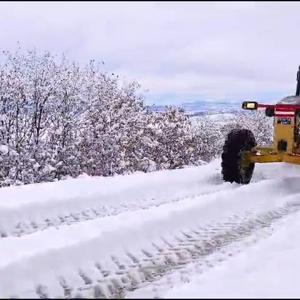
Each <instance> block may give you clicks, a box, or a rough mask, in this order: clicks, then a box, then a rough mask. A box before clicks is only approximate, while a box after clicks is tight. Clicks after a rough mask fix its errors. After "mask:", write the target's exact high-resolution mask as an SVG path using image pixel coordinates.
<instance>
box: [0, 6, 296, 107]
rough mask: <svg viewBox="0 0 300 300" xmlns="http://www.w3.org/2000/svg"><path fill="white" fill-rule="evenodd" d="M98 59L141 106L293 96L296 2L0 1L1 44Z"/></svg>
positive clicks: (83, 60) (265, 99)
mask: <svg viewBox="0 0 300 300" xmlns="http://www.w3.org/2000/svg"><path fill="white" fill-rule="evenodd" d="M17 41H19V42H20V43H21V45H22V47H24V48H32V47H35V48H36V49H37V50H50V51H52V52H55V53H57V54H60V53H62V52H66V53H67V54H68V55H69V57H71V58H72V59H76V60H77V61H80V62H83V63H84V62H87V61H88V60H89V59H91V58H93V59H97V60H100V61H104V62H105V69H106V71H111V72H115V73H117V74H119V76H120V77H121V78H124V80H131V79H135V80H137V81H138V82H140V83H141V84H142V87H143V90H144V94H145V97H146V100H147V102H148V103H152V102H156V103H162V104H165V103H181V102H191V101H196V100H211V101H220V100H226V101H243V100H247V99H257V100H259V101H261V102H264V101H265V102H266V101H271V100H273V99H274V101H276V100H277V99H278V98H281V97H282V96H285V95H288V94H294V93H295V87H296V72H297V69H298V65H300V3H299V2H187V1H183V2H11V3H10V2H0V47H1V48H2V49H15V48H16V45H17Z"/></svg>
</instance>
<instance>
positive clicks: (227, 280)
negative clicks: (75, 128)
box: [0, 160, 300, 298]
mask: <svg viewBox="0 0 300 300" xmlns="http://www.w3.org/2000/svg"><path fill="white" fill-rule="evenodd" d="M220 172H221V170H220V160H215V161H213V162H211V163H209V164H207V165H204V166H199V167H189V168H184V169H180V170H170V171H159V172H152V173H147V174H145V173H136V174H132V175H125V176H115V177H110V178H102V177H93V178H92V177H88V176H86V177H83V178H78V179H68V180H64V181H60V182H55V183H42V184H34V185H27V186H18V187H8V188H2V189H1V190H0V199H1V200H0V235H1V234H2V238H0V297H11V296H21V297H34V298H37V297H41V295H42V296H45V295H46V296H47V297H57V296H58V297H68V296H70V295H71V296H76V295H77V294H78V295H79V296H82V295H83V296H88V297H91V296H95V295H96V291H98V290H97V288H98V287H99V288H100V290H101V291H102V292H103V293H104V294H105V293H106V294H107V295H110V297H112V295H113V294H112V292H111V291H110V289H109V287H110V285H111V284H112V282H114V280H119V281H118V282H119V283H118V284H119V285H122V284H123V283H122V282H123V281H121V279H120V278H121V277H122V276H125V277H126V276H127V277H126V278H124V282H125V279H128V278H130V280H133V279H132V278H133V277H134V276H136V277H134V280H133V281H134V286H135V287H134V291H132V289H131V291H127V293H128V294H127V296H128V297H136V296H137V297H138V296H141V297H150V298H152V297H154V296H157V284H159V283H155V281H153V282H152V281H150V280H147V279H145V278H144V279H143V278H142V277H141V276H142V275H141V274H143V276H144V275H145V274H146V273H145V270H144V269H143V268H144V267H147V268H149V266H148V264H150V266H152V268H154V267H155V268H154V271H153V272H154V273H155V275H156V276H160V275H161V273H163V272H165V270H164V269H166V268H167V267H168V268H170V266H171V271H172V272H175V273H176V272H178V271H176V268H175V267H174V266H175V265H174V264H172V263H169V264H168V263H165V262H164V259H165V258H166V257H167V256H168V255H169V256H172V257H173V258H172V259H173V260H174V261H175V264H176V262H179V263H181V265H183V268H185V267H184V266H185V264H186V266H189V265H196V264H197V263H198V262H199V259H200V260H201V257H202V256H201V255H202V254H201V255H200V256H199V257H197V261H195V259H194V258H193V257H191V256H189V254H188V252H187V250H188V249H187V247H190V246H193V245H196V244H197V243H198V244H199V243H200V242H202V240H203V239H204V235H203V234H202V233H201V232H200V234H198V233H197V231H201V230H204V231H203V232H206V235H205V236H206V238H210V237H212V236H213V234H214V232H215V229H214V228H221V229H222V230H223V229H224V228H225V227H226V226H229V227H226V228H229V229H228V230H231V227H230V226H236V225H237V224H246V221H248V220H250V221H252V220H254V223H255V222H256V224H258V227H257V228H260V227H259V226H261V229H263V225H261V223H263V220H264V219H263V218H262V217H259V218H258V216H262V215H264V214H267V213H269V212H272V211H275V212H276V211H277V210H278V211H280V210H281V209H284V208H285V207H288V209H287V210H286V215H282V217H280V218H279V220H275V221H274V222H273V221H272V222H271V221H270V226H268V228H270V230H271V231H270V234H269V233H268V234H269V235H267V236H265V237H264V238H262V240H260V241H259V242H255V243H254V244H253V245H248V246H247V245H246V244H245V245H242V246H238V247H239V249H242V251H240V252H239V253H237V254H235V255H233V256H232V257H231V258H230V259H228V260H225V261H224V262H223V263H221V264H219V265H217V266H214V267H213V268H210V269H208V270H206V271H205V272H202V273H201V272H200V273H199V272H197V271H195V270H194V271H192V272H190V274H189V277H190V279H189V280H191V282H190V283H188V284H187V283H184V282H182V281H179V282H177V283H176V287H175V286H174V284H173V286H172V288H171V289H170V286H167V285H164V283H161V287H162V289H161V291H160V292H159V295H158V296H160V297H195V298H197V297H253V296H254V297H256V296H262V297H264V296H266V297H289V296H296V297H299V296H300V288H299V286H298V283H297V278H298V276H299V275H300V268H299V266H298V265H299V264H300V263H299V259H298V258H299V254H298V253H299V250H300V238H299V234H298V228H299V225H300V221H299V217H300V213H299V212H297V210H295V211H293V209H290V208H291V207H292V208H293V207H295V208H297V207H298V206H299V204H300V185H299V179H300V167H298V166H293V165H288V164H283V163H277V164H266V165H257V166H256V167H255V171H254V176H253V180H252V182H251V184H249V185H244V186H242V185H238V184H230V183H225V182H223V181H222V179H221V174H220ZM255 218H258V221H255V220H256V219H255ZM225 225H226V226H225ZM214 226H215V227H214ZM196 229H197V230H196ZM231 231H232V232H233V231H234V232H235V234H236V232H237V231H236V229H234V230H233V229H232V230H231ZM193 232H196V233H193ZM257 232H263V231H262V230H258V231H257ZM182 234H184V235H186V236H188V237H183V235H182ZM197 234H198V235H197ZM237 234H238V235H237V238H236V239H235V238H234V241H233V242H237V241H239V242H240V241H242V240H243V238H244V236H243V234H244V233H237ZM190 235H193V237H189V236H190ZM195 236H197V240H196V238H195ZM250 236H253V237H254V240H256V238H258V236H261V234H260V235H259V233H257V234H256V233H255V231H253V234H252V233H251V234H250ZM186 239H187V240H186ZM163 240H168V241H169V242H168V243H169V244H170V245H171V246H168V247H167V246H166V244H167V243H166V242H163ZM212 240H213V239H212ZM154 246H155V247H156V248H153V247H154ZM226 247H227V246H226ZM226 247H225V248H226ZM225 248H224V249H225ZM157 249H158V250H157ZM178 249H179V250H178ZM176 251H182V255H185V258H182V259H181V258H180V259H179V258H178V257H177V258H175V256H174V255H175V252H176ZM183 252H186V253H185V254H184V253H183ZM214 252H217V248H216V250H215V251H214ZM128 253H129V254H131V255H132V256H133V257H134V259H130V258H129V256H128ZM176 253H177V252H176ZM224 253H225V252H224ZM145 255H146V256H145ZM212 255H213V254H210V255H207V257H209V256H212ZM135 260H136V261H137V262H135ZM173 263H174V262H173ZM151 264H153V265H151ZM99 265H101V267H99ZM95 266H97V268H96V267H95ZM172 266H173V267H174V268H173V267H172ZM161 267H163V268H162V269H159V268H161ZM139 268H141V269H142V271H141V270H140V269H139ZM158 269H159V270H160V271H158ZM105 272H106V274H105ZM134 272H136V273H134ZM175 273H174V274H175ZM130 274H131V275H130ZM133 274H135V275H133ZM136 274H139V275H136ZM118 276H119V277H118ZM120 276H121V277H120ZM162 278H165V275H163V276H162ZM109 280H110V281H109ZM135 281H136V282H135ZM151 282H152V283H151ZM126 284H127V283H126ZM124 285H125V283H124ZM280 287H282V289H280ZM119 290H120V289H117V288H116V289H115V291H119ZM119 292H120V291H119ZM68 293H71V294H68ZM72 293H73V294H72ZM123 296H124V295H123ZM125 296H126V295H125Z"/></svg>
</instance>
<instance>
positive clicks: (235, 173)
mask: <svg viewBox="0 0 300 300" xmlns="http://www.w3.org/2000/svg"><path fill="white" fill-rule="evenodd" d="M242 108H243V109H247V110H264V111H265V115H266V116H267V117H272V118H274V121H273V125H274V133H273V143H272V145H270V146H269V147H260V146H259V145H257V144H256V141H255V137H254V135H253V133H252V132H251V131H250V130H248V129H236V130H232V131H231V132H230V133H229V134H228V136H227V138H226V140H225V144H224V146H223V153H222V174H223V179H224V181H228V182H237V183H241V184H247V183H249V182H250V181H251V178H252V175H253V171H254V166H255V163H270V162H286V163H292V164H299V165H300V66H299V70H298V73H297V88H296V94H295V96H288V97H285V98H283V99H282V100H280V101H279V102H277V104H275V105H268V104H259V103H257V102H254V101H246V102H243V104H242Z"/></svg>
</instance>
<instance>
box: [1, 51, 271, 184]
mask: <svg viewBox="0 0 300 300" xmlns="http://www.w3.org/2000/svg"><path fill="white" fill-rule="evenodd" d="M0 62H1V63H0V186H6V185H11V184H27V183H34V182H43V181H53V180H59V179H62V178H67V177H77V176H79V175H80V174H87V175H102V176H110V175H114V174H126V173H131V172H134V171H143V172H149V171H154V170H160V169H167V168H171V169H174V168H181V167H183V166H186V165H197V164H200V163H202V161H203V160H204V161H209V160H210V159H212V158H213V157H216V156H218V155H219V154H220V151H221V150H220V149H221V147H222V144H223V138H224V136H225V135H226V133H227V131H228V129H229V128H231V127H236V126H240V125H243V126H245V125H246V126H247V127H248V128H250V129H252V130H253V131H254V133H255V135H256V136H257V138H258V140H261V141H264V142H267V139H268V138H267V135H266V134H265V131H267V130H268V129H269V127H268V125H266V123H265V119H264V121H263V120H262V119H261V118H258V119H255V118H256V117H253V115H252V116H251V117H249V116H246V115H240V116H238V117H237V118H236V119H235V120H233V121H232V123H231V124H229V125H228V126H223V127H222V126H220V125H218V124H216V123H214V122H212V121H211V120H209V119H201V120H199V121H198V122H196V124H194V122H192V121H191V120H190V119H189V118H188V117H187V115H186V114H185V113H184V111H183V110H181V109H179V108H175V107H167V108H166V110H165V111H164V112H154V111H152V110H149V109H148V108H147V107H145V105H144V103H143V99H142V97H141V95H140V94H139V88H140V86H139V84H138V83H137V82H131V83H129V84H123V83H122V82H120V80H119V79H118V76H116V75H113V74H108V73H107V72H104V71H103V70H102V69H101V65H100V64H97V63H96V62H94V61H91V62H90V63H89V64H88V65H86V66H84V67H80V66H79V65H77V64H76V63H74V62H70V61H69V60H68V59H67V58H66V57H65V56H63V57H62V58H58V57H56V56H53V55H51V54H50V53H48V52H46V53H43V54H39V53H37V52H36V51H23V50H22V49H18V50H17V51H16V52H14V53H11V52H9V51H3V52H2V53H1V59H0Z"/></svg>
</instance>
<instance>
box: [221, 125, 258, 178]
mask: <svg viewBox="0 0 300 300" xmlns="http://www.w3.org/2000/svg"><path fill="white" fill-rule="evenodd" d="M255 146H256V141H255V137H254V135H253V133H252V132H251V131H250V130H248V129H235V130H232V131H231V132H230V133H229V134H228V136H227V138H226V140H225V144H224V146H223V153H222V164H221V166H222V175H223V180H224V181H227V182H236V183H240V184H248V183H249V182H250V181H251V178H252V175H253V171H254V166H255V164H254V163H252V162H249V161H245V158H244V156H243V152H244V151H249V150H251V149H252V148H253V147H255Z"/></svg>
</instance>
